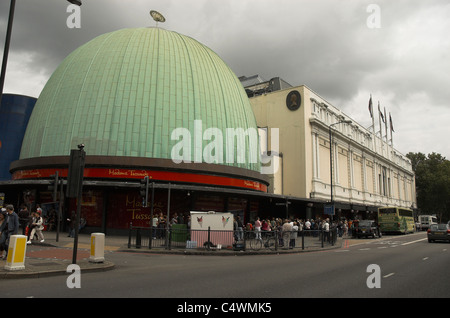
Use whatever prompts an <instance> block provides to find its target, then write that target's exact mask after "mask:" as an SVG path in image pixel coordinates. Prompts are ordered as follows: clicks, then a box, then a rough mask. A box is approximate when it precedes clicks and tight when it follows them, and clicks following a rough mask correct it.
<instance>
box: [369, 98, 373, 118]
mask: <svg viewBox="0 0 450 318" xmlns="http://www.w3.org/2000/svg"><path fill="white" fill-rule="evenodd" d="M369 113H370V118H373V107H372V94H370V99H369Z"/></svg>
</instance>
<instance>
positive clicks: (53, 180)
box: [48, 171, 59, 202]
mask: <svg viewBox="0 0 450 318" xmlns="http://www.w3.org/2000/svg"><path fill="white" fill-rule="evenodd" d="M50 178H51V180H50V185H49V186H48V189H49V190H50V191H53V193H52V197H53V201H54V202H56V201H57V200H58V178H59V171H56V173H55V174H52V175H51V176H50Z"/></svg>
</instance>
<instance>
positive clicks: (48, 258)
mask: <svg viewBox="0 0 450 318" xmlns="http://www.w3.org/2000/svg"><path fill="white" fill-rule="evenodd" d="M43 234H44V237H45V241H44V242H43V243H39V242H38V241H32V244H27V247H26V257H25V269H22V270H15V271H11V270H6V269H5V265H6V260H2V259H0V279H9V278H29V277H34V278H38V277H46V276H52V275H70V274H71V273H72V271H70V272H67V267H68V266H69V265H70V264H72V259H73V245H74V238H72V237H68V236H67V232H61V233H59V237H58V241H56V232H43ZM343 241H345V239H342V238H339V239H338V242H337V244H335V245H334V246H331V245H330V246H327V247H325V248H319V247H312V248H308V249H307V251H321V250H322V251H323V250H327V249H338V248H341V247H342V246H343V245H344V246H345V243H344V244H343ZM347 244H348V243H347ZM350 245H351V244H350ZM90 248H91V234H86V233H80V234H79V235H78V248H77V260H76V264H77V265H78V266H80V270H81V271H82V272H86V271H105V270H111V269H113V268H114V266H115V265H114V263H112V262H111V261H108V259H107V256H108V253H111V252H135V253H156V254H184V255H252V254H258V255H263V254H274V253H277V254H285V253H286V254H290V253H299V252H304V251H302V250H301V249H298V248H297V249H296V250H292V249H290V250H285V249H282V248H280V249H279V250H278V251H276V252H273V251H270V250H268V249H263V250H259V251H251V250H249V251H246V252H242V251H233V250H229V251H227V250H221V251H214V250H211V251H210V250H206V249H171V250H166V249H162V248H153V249H148V247H147V248H144V247H143V248H139V249H137V248H134V247H133V248H131V249H129V248H128V237H127V236H124V235H122V236H120V235H118V236H111V235H105V246H104V252H105V260H104V261H103V262H102V263H92V262H90V261H89V257H90Z"/></svg>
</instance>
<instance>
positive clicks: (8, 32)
mask: <svg viewBox="0 0 450 318" xmlns="http://www.w3.org/2000/svg"><path fill="white" fill-rule="evenodd" d="M67 1H68V2H70V3H72V4H75V5H77V6H81V5H82V2H81V0H67ZM15 7H16V0H11V5H10V7H9V18H8V27H7V29H6V39H5V47H4V51H3V61H2V70H1V74H0V105H1V104H2V97H3V86H4V84H5V76H6V65H7V64H8V55H9V45H10V43H11V32H12V25H13V20H14V9H15Z"/></svg>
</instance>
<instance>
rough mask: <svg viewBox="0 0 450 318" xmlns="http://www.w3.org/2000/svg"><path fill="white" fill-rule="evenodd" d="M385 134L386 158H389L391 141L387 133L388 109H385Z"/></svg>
mask: <svg viewBox="0 0 450 318" xmlns="http://www.w3.org/2000/svg"><path fill="white" fill-rule="evenodd" d="M384 132H385V133H386V157H388V158H389V140H388V138H389V137H388V133H387V117H386V107H384Z"/></svg>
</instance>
